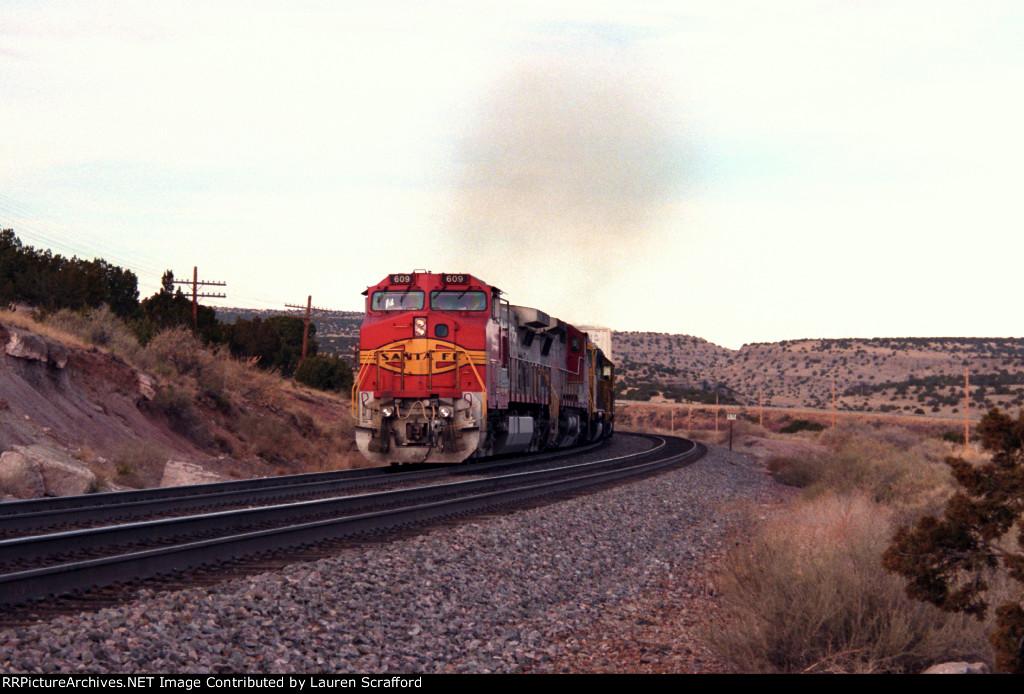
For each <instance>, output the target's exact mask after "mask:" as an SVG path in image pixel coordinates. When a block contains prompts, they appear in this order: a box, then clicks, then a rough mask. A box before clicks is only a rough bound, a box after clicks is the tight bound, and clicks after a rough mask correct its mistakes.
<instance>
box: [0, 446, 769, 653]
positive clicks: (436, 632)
mask: <svg viewBox="0 0 1024 694" xmlns="http://www.w3.org/2000/svg"><path fill="white" fill-rule="evenodd" d="M619 440H621V441H627V440H629V439H627V438H626V437H619ZM616 445H624V444H618V443H617V444H616ZM784 496H785V491H784V490H782V489H780V488H779V487H777V486H776V485H775V484H774V483H773V482H772V481H771V479H770V478H769V477H768V476H767V475H765V474H764V472H763V469H762V466H761V465H760V464H758V463H756V462H755V461H754V460H753V459H752V458H750V457H749V456H745V455H742V454H732V453H729V452H728V451H725V450H723V449H718V448H712V449H711V452H710V453H709V454H708V456H707V457H705V458H704V459H703V460H701V461H700V462H698V463H696V464H694V465H691V466H690V467H687V468H683V469H680V470H676V471H673V472H670V473H667V474H664V475H661V476H658V477H655V478H650V479H647V480H643V481H640V482H637V483H634V484H630V485H626V486H622V487H618V488H615V489H610V490H605V491H601V492H597V493H594V494H589V495H586V496H581V497H578V498H575V499H571V500H569V501H565V502H561V503H557V504H552V505H548V506H545V507H541V508H533V509H525V510H519V511H515V512H512V513H509V514H505V515H500V516H492V517H486V518H478V519H474V520H472V521H468V522H465V523H463V524H460V525H457V526H450V527H443V528H436V529H433V530H431V531H429V532H427V533H425V534H423V535H420V536H418V537H413V538H407V539H402V540H397V541H395V542H391V543H388V544H381V545H374V546H367V547H362V548H356V549H348V550H344V551H342V552H341V553H340V554H339V555H337V556H336V557H332V558H329V559H322V560H319V561H316V562H307V563H301V564H294V565H291V566H289V567H286V568H284V569H281V570H278V571H271V572H268V573H264V574H260V575H258V576H251V577H248V578H244V579H237V580H233V581H230V582H227V583H223V584H220V585H216V586H213V587H208V588H194V589H190V590H184V591H179V592H175V593H152V592H144V593H142V595H141V596H140V597H139V598H138V599H137V600H135V601H133V602H131V603H128V604H126V605H123V606H120V607H116V608H108V609H103V610H101V611H99V612H94V613H82V614H78V615H74V616H64V617H57V618H54V619H52V620H50V621H48V622H45V623H39V624H35V625H32V626H28V627H17V628H8V629H3V630H0V671H3V672H5V673H7V672H62V673H78V672H81V673H102V672H118V673H133V672H161V673H182V672H238V673H243V672H246V673H260V672H271V673H287V672H302V673H307V672H325V671H329V672H336V673H349V672H363V673H376V672H385V671H386V672H410V673H419V672H427V673H429V672H605V671H621V672H663V671H670V672H694V671H697V672H701V671H703V672H714V671H721V669H722V664H721V663H720V662H718V660H717V659H716V658H715V656H714V655H713V654H712V653H710V652H709V651H708V650H707V648H706V647H705V646H704V645H703V644H702V643H701V641H700V638H699V633H698V632H699V627H700V626H701V625H702V624H704V623H706V621H707V619H708V617H709V615H711V614H713V612H714V609H715V600H714V589H713V587H712V584H711V582H710V579H709V577H708V570H709V568H710V567H711V566H712V565H713V563H714V562H715V561H716V560H717V559H718V558H719V557H720V556H721V555H722V553H723V552H724V551H725V549H726V548H727V545H728V544H729V542H730V540H729V538H730V536H731V534H732V533H734V532H737V531H739V530H741V529H742V528H743V527H744V524H747V523H750V522H752V521H751V518H752V517H753V518H755V519H756V515H757V514H756V509H758V508H761V507H764V506H767V505H770V504H773V503H776V502H777V501H779V500H780V499H782V498H783V497H784ZM751 510H755V513H754V514H751V513H750V511H751Z"/></svg>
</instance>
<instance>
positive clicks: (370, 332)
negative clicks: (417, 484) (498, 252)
mask: <svg viewBox="0 0 1024 694" xmlns="http://www.w3.org/2000/svg"><path fill="white" fill-rule="evenodd" d="M363 294H364V295H365V296H366V317H365V318H364V319H363V325H362V328H361V330H360V333H359V372H358V375H357V376H356V379H355V384H354V385H353V393H352V407H353V414H354V415H355V417H356V443H357V444H358V446H359V450H360V451H362V453H363V455H365V456H366V457H367V458H369V459H370V460H372V461H374V462H377V463H382V464H383V463H389V462H391V463H419V462H432V463H458V462H462V461H464V460H466V459H468V458H473V457H484V456H490V455H497V454H502V453H518V452H527V451H539V450H544V449H548V448H564V447H567V446H572V445H576V444H578V443H584V442H590V441H597V440H599V439H602V438H605V437H608V436H610V435H611V433H612V428H613V425H614V413H613V397H614V396H613V392H612V387H613V383H614V365H613V364H612V363H611V361H610V360H609V359H607V358H606V357H605V355H604V353H603V352H602V351H601V350H600V349H598V348H597V346H596V345H594V343H593V342H592V341H591V340H590V338H589V337H588V335H587V333H585V332H583V331H581V330H578V329H577V328H575V327H573V326H571V325H569V324H568V323H565V322H563V321H560V320H558V319H557V318H553V317H551V316H548V315H547V314H546V313H543V312H542V311H538V310H536V309H532V308H526V307H523V306H512V305H510V304H509V303H508V301H506V300H505V299H503V298H502V292H501V290H499V289H498V288H497V287H493V286H491V285H488V284H486V283H484V282H482V281H481V280H479V279H477V278H476V277H473V276H472V275H467V274H438V273H431V272H426V271H415V272H412V273H407V274H395V275H389V276H388V277H387V278H385V279H384V280H383V281H381V282H380V283H378V284H377V285H375V286H373V287H369V288H367V290H366V291H365V292H363Z"/></svg>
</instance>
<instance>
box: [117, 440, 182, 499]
mask: <svg viewBox="0 0 1024 694" xmlns="http://www.w3.org/2000/svg"><path fill="white" fill-rule="evenodd" d="M169 457H170V453H169V452H168V451H167V449H165V448H164V447H163V446H160V445H158V444H155V443H153V442H152V441H146V440H139V439H133V440H129V441H125V442H123V443H121V444H119V445H118V446H117V447H116V448H115V449H114V450H113V451H112V453H111V463H112V464H113V466H114V472H115V473H116V478H115V481H117V482H118V483H120V484H127V485H131V486H136V487H142V486H148V485H152V484H156V483H158V482H159V481H160V478H161V476H162V475H163V470H164V465H166V464H167V460H168V458H169Z"/></svg>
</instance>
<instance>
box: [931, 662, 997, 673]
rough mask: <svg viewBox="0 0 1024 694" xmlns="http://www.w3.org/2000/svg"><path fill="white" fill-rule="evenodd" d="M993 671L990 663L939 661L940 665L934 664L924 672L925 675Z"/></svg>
mask: <svg viewBox="0 0 1024 694" xmlns="http://www.w3.org/2000/svg"><path fill="white" fill-rule="evenodd" d="M991 672H992V671H991V670H989V668H988V665H986V664H985V663H965V662H956V663H939V664H938V665H932V666H931V667H930V668H928V669H927V670H925V671H924V672H923V673H922V674H924V675H987V674H989V673H991Z"/></svg>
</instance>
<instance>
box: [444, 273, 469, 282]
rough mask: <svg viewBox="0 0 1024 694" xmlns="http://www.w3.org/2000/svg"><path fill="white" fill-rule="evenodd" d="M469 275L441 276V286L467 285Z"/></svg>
mask: <svg viewBox="0 0 1024 694" xmlns="http://www.w3.org/2000/svg"><path fill="white" fill-rule="evenodd" d="M468 282H469V275H447V274H446V275H441V283H442V284H467V283H468Z"/></svg>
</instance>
